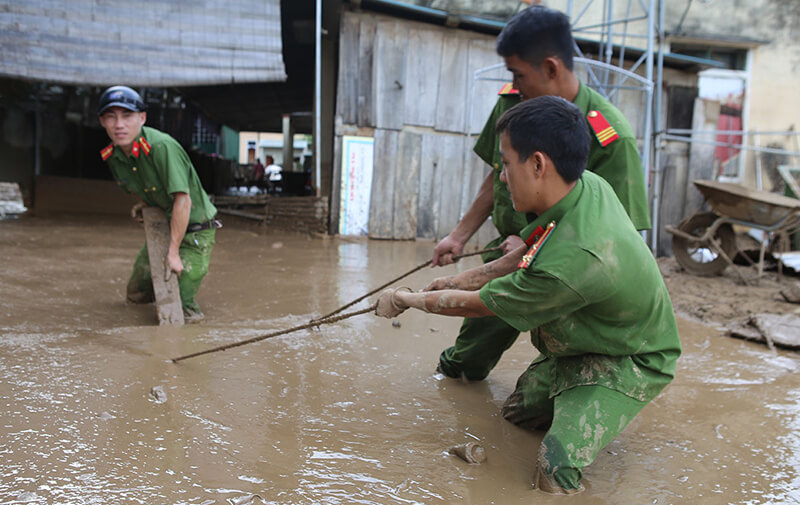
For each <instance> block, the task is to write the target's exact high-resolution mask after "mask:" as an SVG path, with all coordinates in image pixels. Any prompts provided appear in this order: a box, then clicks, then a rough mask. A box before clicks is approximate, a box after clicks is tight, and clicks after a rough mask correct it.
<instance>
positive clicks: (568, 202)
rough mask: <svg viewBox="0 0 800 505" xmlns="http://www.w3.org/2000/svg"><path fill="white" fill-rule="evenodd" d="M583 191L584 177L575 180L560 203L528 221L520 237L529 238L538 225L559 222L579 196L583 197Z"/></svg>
mask: <svg viewBox="0 0 800 505" xmlns="http://www.w3.org/2000/svg"><path fill="white" fill-rule="evenodd" d="M581 193H583V178H580V179H578V180H577V181H576V182H575V187H574V188H572V190H571V191H570V192H569V193H567V194H566V196H565V197H564V198H562V199H561V200H559V201H558V203H556V204H555V205H553V206H552V207H550V208H549V209H547V211H546V212H544V213H543V214H542V215H541V216H539V217H537V218H536V219H535V220H533V221H532V222H530V223H528V226H526V227H525V228H524V229H523V230H522V232H521V233H520V237H522V239H523V240H524V239H526V238H528V237H529V236H530V235H531V234H532V233H533V232H534V230H536V228H537V227H538V226H541V227H542V228H543V229H544V228H546V227H547V224H548V223H549V222H550V221H555V222H556V224H558V223H559V222H560V221H561V218H562V217H564V214H566V213H567V212H568V211H569V210H570V209H571V208H572V207H574V206H575V203H576V202H577V201H578V198H580V197H581Z"/></svg>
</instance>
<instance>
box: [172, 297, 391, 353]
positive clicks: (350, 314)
mask: <svg viewBox="0 0 800 505" xmlns="http://www.w3.org/2000/svg"><path fill="white" fill-rule="evenodd" d="M377 306H378V304H377V303H376V304H374V305H371V306H369V307H367V308H366V309H362V310H357V311H355V312H348V313H347V314H342V315H340V316H336V317H331V318H325V319H320V320H318V321H316V322H310V323H307V324H304V325H302V326H295V327H294V328H288V329H286V330H279V331H274V332H272V333H267V334H266V335H261V336H260V337H253V338H250V339H247V340H242V341H240V342H234V343H232V344H226V345H221V346H219V347H214V348H213V349H206V350H205V351H199V352H196V353H193V354H187V355H186V356H180V357H177V358H172V362H173V363H177V362H178V361H183V360H185V359H189V358H194V357H196V356H202V355H203V354H210V353H212V352H217V351H225V350H227V349H232V348H234V347H239V346H241V345H246V344H252V343H253V342H259V341H261V340H266V339H268V338H272V337H277V336H278V335H286V334H287V333H292V332H295V331H300V330H307V329H308V328H312V327H315V326H319V325H320V324H333V323H336V322H338V321H341V320H343V319H348V318H350V317H353V316H358V315H360V314H366V313H367V312H372V311H374V310H375V308H376V307H377Z"/></svg>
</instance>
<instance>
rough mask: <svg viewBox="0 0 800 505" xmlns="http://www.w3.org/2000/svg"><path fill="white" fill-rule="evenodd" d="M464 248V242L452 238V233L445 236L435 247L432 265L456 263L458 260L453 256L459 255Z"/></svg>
mask: <svg viewBox="0 0 800 505" xmlns="http://www.w3.org/2000/svg"><path fill="white" fill-rule="evenodd" d="M463 250H464V244H462V243H461V242H459V241H458V240H455V239H454V238H451V237H450V235H448V236H446V237H445V238H443V239H442V240H441V241H440V242H439V243H438V244H436V247H434V248H433V259H431V266H440V267H441V266H444V265H450V264H452V263H455V262H456V261H457V260H454V259H453V256H458V255H459V254H461V252H462V251H463Z"/></svg>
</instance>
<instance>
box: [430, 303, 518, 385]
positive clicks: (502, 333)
mask: <svg viewBox="0 0 800 505" xmlns="http://www.w3.org/2000/svg"><path fill="white" fill-rule="evenodd" d="M518 336H519V331H517V330H516V329H515V328H514V327H513V326H510V325H509V324H508V323H506V322H505V321H503V320H502V319H500V318H499V317H497V316H489V317H479V318H465V319H464V322H463V323H462V324H461V329H460V330H459V332H458V336H457V337H456V343H455V345H454V346H452V347H448V348H447V349H445V350H444V351H442V354H441V355H440V356H439V367H438V370H439V371H440V372H441V373H443V374H445V375H447V376H448V377H453V378H462V377H463V378H465V379H467V380H471V381H478V380H483V379H485V378H486V376H487V375H489V372H491V371H492V368H494V366H495V365H496V364H497V362H498V361H499V360H500V357H502V356H503V353H504V352H505V351H506V350H507V349H508V348H509V347H511V345H512V344H513V343H514V341H515V340H516V339H517V337H518Z"/></svg>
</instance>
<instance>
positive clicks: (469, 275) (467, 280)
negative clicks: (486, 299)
mask: <svg viewBox="0 0 800 505" xmlns="http://www.w3.org/2000/svg"><path fill="white" fill-rule="evenodd" d="M527 248H528V247H527V246H522V247H519V248H517V249H515V250H513V251H511V252H510V253H508V254H506V255H505V256H501V257H500V258H497V259H496V260H494V261H490V262H489V263H486V264H485V265H481V266H479V267H475V268H472V269H470V270H467V271H465V272H461V273H460V274H457V275H455V276H453V278H452V283H448V285H447V286H444V287H447V288H451V289H463V290H465V291H476V290H478V289H480V288H482V287H483V286H484V285H485V284H486V283H487V282H489V281H490V280H492V279H497V278H498V277H503V276H504V275H508V274H510V273H512V272H513V271H514V270H516V269H517V265H519V262H520V260H522V256H524V255H525V251H526V250H527Z"/></svg>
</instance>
